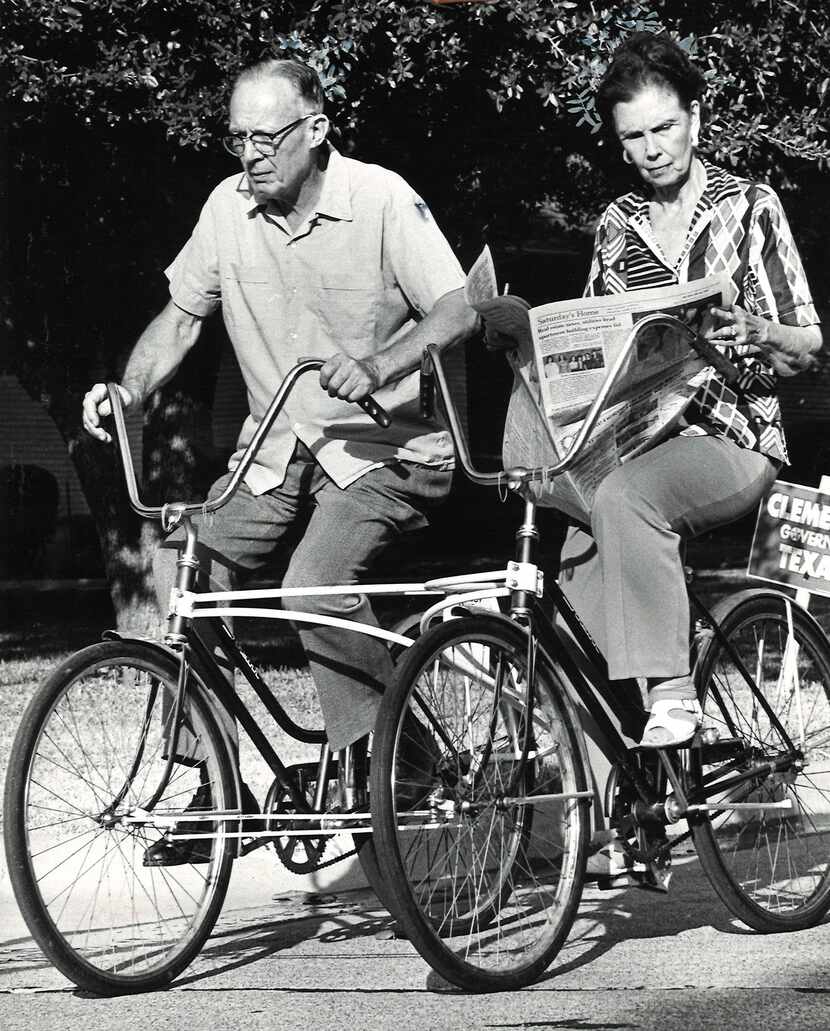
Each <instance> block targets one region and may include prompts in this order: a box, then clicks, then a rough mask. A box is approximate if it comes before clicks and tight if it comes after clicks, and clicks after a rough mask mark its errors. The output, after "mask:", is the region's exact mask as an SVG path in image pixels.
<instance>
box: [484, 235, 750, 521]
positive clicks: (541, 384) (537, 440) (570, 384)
mask: <svg viewBox="0 0 830 1031" xmlns="http://www.w3.org/2000/svg"><path fill="white" fill-rule="evenodd" d="M492 264H493V263H492V257H491V256H490V254H489V251H487V249H486V248H485V252H482V255H481V256H480V257H479V259H478V260H477V261H476V264H475V265H474V266H473V268H472V269H471V270H470V275H469V276H468V288H467V290H466V293H465V296H466V297H467V299H468V301H469V303H470V304H471V305H472V307H474V308H475V309H476V310H477V311H479V312H480V313H481V314H482V315H483V317H484V318H485V319H486V321H487V323H488V328H495V329H497V330H498V331H499V332H504V333H507V334H508V335H510V336H512V338H513V339H514V341H515V342H516V344H517V346H516V349H515V350H513V351H509V352H508V360H509V361H510V364H511V366H512V368H513V372H514V384H513V392H512V394H511V399H510V406H509V408H508V414H507V423H506V426H505V437H504V447H503V457H504V462H505V466H506V467H510V466H515V465H521V466H525V467H537V466H551V465H554V464H555V463H556V462H558V461H559V460H560V459H561V458H563V457H564V456H565V455H566V454H567V452H568V450H569V448H570V446H571V445H572V443H573V441H574V439H575V437H576V435H577V433H578V432H579V429H580V427H581V425H582V420H583V418H584V416H585V414H586V412H587V410H588V409H589V407H590V405H591V402H592V401H593V400H594V398H595V397H596V396H597V393H598V392H599V390H600V389H601V387H602V385H603V383H605V381H606V380H607V379H608V378H609V377H610V376H614V377H615V379H614V382H615V383H616V386H615V387H614V388H613V390H612V392H611V394H610V395H609V398H608V401H607V405H606V407H605V409H604V411H603V413H602V415H601V416H600V418H599V421H598V422H597V424H596V426H595V427H594V429H593V430H592V432H591V435H590V437H589V440H588V443H587V447H586V449H585V452H584V457H583V458H582V459H580V461H579V462H578V463H577V464H576V465H574V466H573V467H572V468H571V469H570V470H569V471H568V472H567V473H565V474H563V475H561V476H558V477H556V478H555V479H549V480H547V481H546V482H544V483H541V484H535V485H533V486H532V487H531V488H529V489H528V493H529V494H530V495H532V496H533V497H534V498H535V500H536V501H537V502H539V503H540V504H543V505H552V506H555V507H558V508H561V509H563V511H565V512H567V513H568V514H569V515H571V516H572V517H574V518H576V519H579V520H581V521H587V520H588V519H589V518H590V511H591V505H592V503H593V499H594V495H595V493H596V489H597V487H598V486H599V484H600V483H601V482H602V480H603V479H604V478H605V477H606V476H607V475H608V473H609V472H611V470H612V469H614V468H616V467H617V466H618V465H619V464H620V463H621V462H624V461H626V460H628V459H630V458H633V457H635V456H636V455H639V454H642V453H643V452H644V451H645V450H646V449H648V448H649V447H653V446H654V445H655V444H656V443H658V442H659V441H660V440H662V439H664V438H665V436H666V435H667V434H668V433H669V432H670V431H671V430H672V429H673V428H674V427H675V426H676V424H677V422H678V421H679V419H680V418H681V417H682V414H683V411H684V410H685V408H686V407H687V405H688V404H689V402H690V401H691V399H692V397H693V396H694V394H695V393H696V391H697V389H698V388H699V386H700V385H701V383H702V382H703V380H704V378H705V376H706V374H707V365H706V361H705V360H704V359H703V358H701V357H700V356H699V355H698V354H697V352H695V351H694V350H692V349H691V347H690V345H689V340H690V339H691V335H692V332H694V333H699V334H705V333H706V331H707V329H708V328H709V326H710V324H711V322H710V319H711V317H710V314H709V310H710V308H712V307H713V306H721V305H722V304H724V303H729V302H730V301H731V300H732V295H733V294H732V287H731V283H730V281H729V279H728V277H726V276H711V277H709V278H707V279H700V280H695V281H693V282H691V283H686V284H681V285H677V286H668V287H659V288H656V289H653V290H638V291H632V292H631V293H623V294H614V295H611V296H606V297H582V298H577V299H574V300H568V301H559V302H555V303H552V304H544V305H540V306H538V307H535V308H529V307H528V306H527V304H526V302H524V301H523V300H522V299H521V298H515V297H511V296H510V295H505V296H498V294H497V288H496V277H495V269H494V268H493V267H492ZM690 331H692V332H690Z"/></svg>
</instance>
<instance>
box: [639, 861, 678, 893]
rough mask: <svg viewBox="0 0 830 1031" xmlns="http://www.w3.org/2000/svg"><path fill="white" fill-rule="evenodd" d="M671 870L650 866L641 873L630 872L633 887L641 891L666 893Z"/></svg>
mask: <svg viewBox="0 0 830 1031" xmlns="http://www.w3.org/2000/svg"><path fill="white" fill-rule="evenodd" d="M671 875H672V871H671V870H661V869H658V868H656V867H653V866H650V868H649V869H647V870H646V871H644V872H643V873H637V874H632V880H633V881H634V884H635V887H637V888H642V890H643V891H656V892H657V893H658V894H660V895H668V893H669V882H670V881H671Z"/></svg>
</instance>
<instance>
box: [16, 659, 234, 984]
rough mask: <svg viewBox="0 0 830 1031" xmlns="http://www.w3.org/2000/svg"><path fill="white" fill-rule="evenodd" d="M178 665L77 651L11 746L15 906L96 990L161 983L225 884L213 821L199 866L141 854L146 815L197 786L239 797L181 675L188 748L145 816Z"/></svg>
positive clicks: (216, 907) (227, 799) (207, 926)
mask: <svg viewBox="0 0 830 1031" xmlns="http://www.w3.org/2000/svg"><path fill="white" fill-rule="evenodd" d="M177 672H178V663H177V661H176V660H175V659H174V658H173V657H169V656H167V655H166V654H165V653H164V652H163V651H162V650H161V649H159V648H156V647H153V646H151V645H148V644H143V643H141V642H123V641H110V642H106V643H102V644H97V645H93V646H92V647H90V648H86V649H84V650H82V651H80V652H78V653H77V654H76V655H73V656H72V657H70V658H69V659H68V660H67V661H66V662H64V663H63V664H62V665H60V666H59V667H58V668H57V669H56V670H55V672H54V673H53V674H52V676H51V677H49V679H48V680H47V681H46V682H45V683H44V684H43V686H42V687H41V688H40V689H39V690H38V692H37V693H36V694H35V696H34V697H33V699H32V701H31V702H30V704H29V706H28V708H27V709H26V712H25V713H24V716H23V720H22V723H21V725H20V728H19V729H18V732H17V736H16V738H15V741H14V744H13V745H12V749H11V755H10V762H9V772H8V779H7V784H6V793H5V844H6V854H7V858H8V864H9V873H10V876H11V881H12V885H13V888H14V893H15V896H16V898H17V902H18V905H19V906H20V909H21V912H22V913H23V916H24V918H25V920H26V923H27V925H28V927H29V930H30V931H31V933H32V935H33V937H34V938H35V940H36V941H37V943H38V944H39V945H40V947H41V949H42V950H43V951H44V953H46V955H47V956H48V958H49V959H50V960H51V961H52V963H54V965H55V966H56V967H57V968H58V969H59V970H61V972H62V973H64V974H65V975H66V976H67V977H68V978H70V979H71V980H72V981H74V982H75V984H77V985H78V986H80V987H82V988H86V989H89V990H91V991H94V992H97V993H100V994H107V995H109V994H118V993H124V992H135V991H143V990H147V989H151V988H158V987H162V986H164V985H166V984H167V983H168V982H170V981H171V980H172V979H173V978H174V977H175V976H176V975H177V974H179V973H180V972H181V971H182V970H183V969H184V968H185V967H186V966H187V965H188V963H190V962H191V960H192V959H193V958H194V957H195V956H196V954H197V953H198V951H199V949H200V948H201V947H202V944H203V943H204V941H205V939H206V938H207V937H208V935H209V934H210V931H211V929H212V927H213V925H214V923H215V921H216V918H217V917H218V915H219V911H220V909H221V906H222V902H223V900H224V897H225V892H226V890H227V886H228V880H229V877H230V872H231V866H232V862H233V855H234V850H233V848H232V844H231V841H230V839H228V838H227V837H226V836H225V834H224V833H223V828H224V824H222V823H217V824H212V825H211V830H212V831H213V832H214V833H213V837H210V838H207V839H206V840H207V841H208V842H209V844H208V845H207V846H206V847H207V850H208V852H209V859H208V860H207V861H203V862H199V863H193V864H186V865H181V866H176V867H158V866H156V867H145V866H144V865H143V863H142V860H143V856H144V851H145V849H146V848H147V846H148V845H150V844H152V843H153V842H155V841H156V840H157V839H158V838H159V836H160V834H161V830H160V829H158V828H154V827H153V826H152V823H151V821H152V818H153V817H154V816H155V817H159V816H162V815H165V814H169V815H175V814H176V813H181V811H182V810H183V809H184V807H185V806H186V805H187V803H188V802H189V801H190V799H191V797H192V796H193V795H194V794H195V792H196V791H197V790H198V789H199V787H200V784H201V785H204V784H205V783H206V784H207V785H208V787H209V797H210V804H212V806H213V807H215V808H216V809H227V808H230V807H231V805H232V804H234V802H233V800H235V797H236V795H235V788H234V780H233V772H232V767H231V762H230V759H229V757H228V753H227V749H226V747H225V744H224V740H223V739H222V737H221V735H220V733H219V731H218V729H217V727H216V723H215V721H214V719H213V717H212V716H211V714H210V711H209V710H208V707H207V705H206V703H205V701H204V697H203V695H202V693H201V691H200V690H199V688H198V685H197V684H196V683H195V682H194V681H191V688H192V689H191V690H189V692H188V698H189V701H188V703H187V725H188V727H189V728H190V731H191V734H190V743H189V745H188V748H189V749H190V751H189V753H188V754H187V755H181V756H180V757H179V758H180V759H181V760H182V761H181V762H176V763H175V764H174V766H173V768H172V774H171V777H170V780H169V783H168V784H167V787H166V789H165V791H164V793H163V795H162V797H161V798H159V800H158V802H157V803H156V804H155V805H154V806H153V810H152V813H148V812H146V811H143V809H144V807H146V806H147V804H148V802H150V801H151V799H152V796H153V793H154V792H155V790H156V788H157V787H158V786H159V784H160V782H161V777H162V771H163V770H164V768H165V765H166V764H165V758H164V753H165V748H166V744H167V740H168V737H167V731H168V729H169V723H170V720H171V713H170V711H169V710H170V709H172V706H167V705H165V706H164V707H163V706H162V699H163V696H164V694H165V692H175V689H176V682H177ZM163 709H164V711H163ZM196 749H198V754H200V755H201V756H202V757H203V760H204V761H203V763H202V764H201V765H198V764H196V755H197V752H196ZM205 793H206V788H205V787H204V786H203V787H202V797H206V794H205ZM190 819H193V814H190Z"/></svg>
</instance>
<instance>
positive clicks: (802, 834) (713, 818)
mask: <svg viewBox="0 0 830 1031" xmlns="http://www.w3.org/2000/svg"><path fill="white" fill-rule="evenodd" d="M788 603H789V612H790V615H791V619H792V626H793V634H794V637H795V640H796V641H797V643H798V653H797V664H796V665H795V666H792V667H791V669H794V670H795V677H792V678H790V679H789V682H788V678H787V676H786V675H785V671H782V662H783V658H784V651H785V648H786V640H787V636H788V613H787V608H788ZM713 618H714V620H715V621H716V622H717V623H718V624H719V625H720V628H721V631H722V633H723V634H724V636H725V638H726V639H727V640H728V641H729V643H730V644H731V646H732V648H734V649H735V652H736V654H737V655H738V656H739V658H740V660H741V662H742V663H743V664H744V666H745V668H746V669H747V670H748V671H749V672H750V673H751V674H752V677H753V678H754V681H755V686H753V687H751V688H750V685H749V684H747V682H746V679H745V678H744V677H743V675H742V673H741V672H740V668H739V666H738V665H737V664H736V662H735V658H734V656H733V655H732V654H731V653H730V651H729V650H728V649H727V648H726V647H725V646H724V644H723V643H722V642H721V641H720V640H718V638H717V636H716V635H713V636H711V637H709V639H708V641H707V642H706V644H705V645H704V647H703V648H702V649H701V651H700V654H699V656H698V660H697V663H696V677H697V683H698V691H699V695H700V698H701V702H702V705H703V709H704V726H714V727H716V728H717V729H718V730H719V731H721V733H722V734H723V736H725V737H726V738H732V739H734V738H737V739H738V740H740V741H742V742H743V749H742V750H741V751H739V752H738V753H737V755H734V756H733V757H732V758H731V759H729V760H726V761H724V762H723V763H719V762H718V761H712V762H709V763H708V764H707V762H706V750H705V749H702V750H698V749H691V750H690V755H691V762H690V775H691V786H692V789H693V790H695V789H696V790H698V791H700V790H703V787H704V785H705V787H706V790H707V792H708V794H709V798H710V799H712V798H714V800H715V801H718V800H720V801H724V800H727V799H728V800H729V801H732V802H739V801H743V802H747V801H748V802H750V803H752V802H764V803H770V802H779V803H788V804H789V807H790V808H781V809H766V810H748V811H743V812H731V813H730V812H729V811H721V812H720V813H711V814H710V813H703V814H694V815H692V816H691V818H690V819H689V826H690V829H691V832H692V837H693V840H694V843H695V848H696V850H697V853H698V856H699V858H700V863H701V866H702V867H703V870H704V871H705V873H706V875H707V877H708V878H709V881H710V882H711V884H712V886H713V888H714V889H715V891H716V893H717V894H718V896H719V897H720V899H721V901H722V902H723V903H724V904H725V905H726V906H727V908H728V909H729V910H730V911H731V912H732V913H733V914H734V915H735V916H736V917H738V918H739V919H740V920H742V921H743V922H744V923H745V924H747V925H748V926H749V927H751V928H753V929H754V930H757V931H763V932H775V931H791V930H800V929H803V928H806V927H811V926H813V925H815V924H816V923H818V922H819V921H820V920H821V919H822V917H823V916H824V915H825V914H826V913H827V911H828V910H830V645H828V641H827V638H826V636H825V635H824V632H823V631H822V630H821V628H820V627H819V626H818V624H817V623H816V622H815V620H813V618H812V617H811V616H810V615H809V614H808V613H807V612H805V611H804V610H803V609H802V608H800V607H799V606H798V605H796V604H795V603H794V602H792V600H791V599H789V598H788V597H787V596H785V595H783V594H781V593H780V592H775V591H769V590H760V591H749V592H744V593H742V594H741V595H739V596H738V597H737V598H733V599H725V600H724V601H723V602H722V603H721V604H720V605H719V606H717V607H716V608H715V610H714V612H713ZM764 700H765V701H766V703H768V705H769V707H770V710H771V711H772V712H773V713H774V715H775V717H776V718H777V721H778V726H776V720H775V719H771V718H770V715H769V712H768V711H767V710H766V709H765V706H764ZM782 730H783V732H784V733H783V734H782ZM784 735H786V736H787V737H788V738H789V739H790V741H791V742H792V744H793V745H794V746H795V747H796V748H797V749H799V750H800V752H801V753H802V754H803V767H802V763H801V762H799V761H798V760H794V761H792V762H791V763H790V762H788V761H787V755H788V754H791V751H792V750H791V748H790V746H789V745H788V743H787V740H786V738H785V736H784ZM764 761H770V762H776V761H777V764H778V766H779V769H777V770H776V771H774V772H768V773H767V775H766V776H765V777H763V778H761V779H759V780H756V781H755V782H754V783H753V782H745V783H744V784H742V785H740V786H738V787H732V788H729V789H726V788H725V789H724V791H723V793H722V797H719V796H718V795H717V794H714V795H713V790H714V789H717V785H718V781H719V780H723V782H724V783H726V779H727V778H729V777H733V778H734V776H735V775H736V774H738V773H739V772H740V771H741V769H743V770H746V769H748V768H749V766H750V764H754V765H758V764H760V763H762V762H764Z"/></svg>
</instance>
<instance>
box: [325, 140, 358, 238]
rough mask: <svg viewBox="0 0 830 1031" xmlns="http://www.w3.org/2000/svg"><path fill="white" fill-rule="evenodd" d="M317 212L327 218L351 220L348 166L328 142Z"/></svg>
mask: <svg viewBox="0 0 830 1031" xmlns="http://www.w3.org/2000/svg"><path fill="white" fill-rule="evenodd" d="M317 214H318V215H324V216H326V217H327V218H337V219H340V220H341V221H344V222H351V221H352V198H351V189H350V183H349V168H348V165H347V164H346V159H345V158H344V157H343V155H342V154H341V153H340V152H339V151H338V150H335V149H334V147H332V146H331V144H329V163H328V166H327V168H326V171H325V175H324V176H323V188H322V190H321V191H320V196H319V198H318V199H317Z"/></svg>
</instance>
